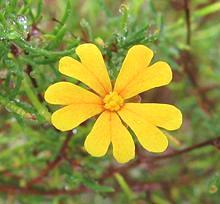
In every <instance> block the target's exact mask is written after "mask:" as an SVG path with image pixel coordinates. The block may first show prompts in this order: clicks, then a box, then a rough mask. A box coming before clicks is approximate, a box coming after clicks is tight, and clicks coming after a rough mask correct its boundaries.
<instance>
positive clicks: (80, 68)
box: [59, 56, 106, 96]
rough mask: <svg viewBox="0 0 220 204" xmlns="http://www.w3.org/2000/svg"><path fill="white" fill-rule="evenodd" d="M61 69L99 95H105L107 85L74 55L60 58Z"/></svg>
mask: <svg viewBox="0 0 220 204" xmlns="http://www.w3.org/2000/svg"><path fill="white" fill-rule="evenodd" d="M59 71H60V72H61V73H62V74H64V75H66V76H69V77H72V78H75V79H77V80H79V81H81V82H83V83H84V84H86V85H87V86H89V87H90V88H91V89H93V90H94V91H95V92H96V93H98V94H99V95H101V96H104V95H105V92H106V90H105V87H103V84H101V83H100V81H99V80H97V77H96V76H95V75H94V74H95V73H93V72H92V71H91V70H90V69H89V68H87V67H85V66H84V65H82V64H81V63H80V62H79V61H77V60H75V59H73V58H72V57H67V56H66V57H62V58H61V59H60V62H59Z"/></svg>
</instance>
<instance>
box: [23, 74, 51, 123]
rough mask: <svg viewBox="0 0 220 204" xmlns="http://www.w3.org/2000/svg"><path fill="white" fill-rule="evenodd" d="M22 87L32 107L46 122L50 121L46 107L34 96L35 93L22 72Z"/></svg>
mask: <svg viewBox="0 0 220 204" xmlns="http://www.w3.org/2000/svg"><path fill="white" fill-rule="evenodd" d="M23 88H24V91H25V93H26V94H27V97H28V98H29V100H30V101H31V103H32V105H33V106H34V108H35V109H36V110H37V111H38V113H39V114H40V115H41V116H43V117H44V118H45V119H46V120H47V121H48V122H50V117H51V115H50V113H49V112H48V110H47V108H46V107H45V106H43V105H42V104H41V102H40V101H39V100H38V98H37V97H36V95H35V93H34V92H33V88H32V86H31V82H30V79H29V78H28V76H27V75H26V74H24V79H23Z"/></svg>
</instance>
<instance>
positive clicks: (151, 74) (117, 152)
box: [45, 44, 182, 163]
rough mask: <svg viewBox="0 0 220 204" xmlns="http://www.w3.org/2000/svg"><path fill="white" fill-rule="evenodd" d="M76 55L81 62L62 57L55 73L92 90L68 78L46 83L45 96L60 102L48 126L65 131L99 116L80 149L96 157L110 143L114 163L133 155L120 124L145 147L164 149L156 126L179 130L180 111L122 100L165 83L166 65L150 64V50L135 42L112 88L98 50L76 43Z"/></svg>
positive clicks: (167, 78)
mask: <svg viewBox="0 0 220 204" xmlns="http://www.w3.org/2000/svg"><path fill="white" fill-rule="evenodd" d="M76 54H77V55H78V56H79V58H80V61H81V62H79V61H77V60H75V59H73V58H71V57H63V58H62V59H61V60H60V62H59V71H60V72H61V73H62V74H64V75H66V76H69V77H73V78H75V79H77V80H79V81H81V82H83V83H84V84H86V85H87V86H88V87H90V88H91V89H92V90H93V91H94V92H91V91H88V90H86V89H84V88H81V87H79V86H77V85H74V84H72V83H69V82H58V83H55V84H53V85H51V86H50V87H49V88H48V89H47V90H46V92H45V100H46V101H47V102H48V103H50V104H57V105H63V106H64V107H63V108H61V109H59V110H57V111H55V112H54V113H53V114H52V118H51V122H52V124H53V125H54V126H55V127H56V128H57V129H59V130H61V131H67V130H71V129H73V128H75V127H77V126H78V125H80V124H81V123H82V122H84V121H85V120H87V119H89V118H91V117H92V116H95V115H97V114H100V115H99V117H98V119H97V121H96V122H95V124H94V127H93V128H92V130H91V132H90V133H89V135H88V136H87V138H86V140H85V144H84V145H85V149H86V150H87V151H88V152H89V153H90V154H91V155H92V156H95V157H101V156H104V155H105V154H106V152H107V150H108V148H109V145H110V143H112V147H113V155H114V157H115V159H116V160H117V161H118V162H119V163H125V162H128V161H129V160H131V159H133V158H134V156H135V145H134V141H133V139H132V136H131V134H130V133H129V131H128V129H127V128H126V127H125V125H124V123H125V124H127V125H128V126H129V127H130V128H131V130H132V131H133V132H134V133H135V135H136V136H137V138H138V140H139V142H140V143H141V145H142V146H143V147H144V148H145V149H146V150H148V151H149V152H154V153H159V152H163V151H165V150H166V148H167V146H168V140H167V137H166V136H165V135H164V134H163V132H162V131H161V130H160V129H159V128H164V129H167V130H176V129H178V128H179V127H180V126H181V123H182V114H181V112H180V111H179V110H178V109H177V108H176V107H174V106H172V105H168V104H156V103H130V102H127V99H129V98H131V97H134V96H136V95H138V94H140V93H141V92H144V91H147V90H149V89H152V88H155V87H159V86H163V85H166V84H168V83H169V82H170V81H171V79H172V72H171V69H170V66H169V65H168V64H167V63H165V62H162V61H159V62H157V63H155V64H153V65H149V64H150V61H151V59H152V57H153V52H152V51H151V50H150V49H149V48H147V47H146V46H144V45H135V46H133V47H132V48H130V50H129V51H128V53H127V56H126V58H125V60H124V62H123V64H122V68H121V70H120V72H119V75H118V77H117V79H116V82H115V85H114V87H112V84H111V81H110V78H109V75H108V72H107V69H106V66H105V63H104V60H103V57H102V54H101V52H100V50H99V49H98V48H97V47H96V46H95V45H93V44H83V45H80V46H78V47H77V48H76ZM122 121H123V122H124V123H123V122H122Z"/></svg>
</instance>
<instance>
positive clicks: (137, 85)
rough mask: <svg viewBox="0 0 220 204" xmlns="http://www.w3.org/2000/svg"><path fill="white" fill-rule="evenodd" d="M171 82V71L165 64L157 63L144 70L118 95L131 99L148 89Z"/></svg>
mask: <svg viewBox="0 0 220 204" xmlns="http://www.w3.org/2000/svg"><path fill="white" fill-rule="evenodd" d="M171 80H172V71H171V68H170V66H169V65H168V64H167V63H165V62H157V63H155V64H153V65H152V66H150V67H148V68H145V69H144V70H143V71H142V72H140V73H139V75H137V76H136V77H135V78H134V79H133V81H132V82H131V83H130V84H128V85H127V86H126V87H125V88H124V90H122V91H121V93H120V95H121V96H122V97H124V98H126V99H127V98H131V97H133V96H136V95H137V94H139V93H141V92H144V91H147V90H149V89H152V88H155V87H160V86H164V85H166V84H169V83H170V81H171Z"/></svg>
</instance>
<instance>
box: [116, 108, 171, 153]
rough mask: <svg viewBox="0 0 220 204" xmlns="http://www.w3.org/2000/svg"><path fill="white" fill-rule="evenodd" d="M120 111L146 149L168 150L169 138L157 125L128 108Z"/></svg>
mask: <svg viewBox="0 0 220 204" xmlns="http://www.w3.org/2000/svg"><path fill="white" fill-rule="evenodd" d="M118 113H119V115H120V117H121V118H122V120H123V121H124V122H125V123H126V124H127V125H128V126H129V127H130V128H131V129H132V130H133V131H134V133H135V134H136V136H137V138H138V140H139V142H140V144H141V145H142V146H143V147H144V148H145V149H146V150H148V151H149V152H154V153H157V152H158V153H159V152H163V151H165V150H166V148H167V146H168V140H167V138H166V136H165V135H164V134H163V133H162V132H161V131H160V130H159V129H158V128H157V127H156V126H154V125H152V124H151V123H149V122H147V121H145V120H144V119H143V118H141V117H139V115H137V114H136V113H135V112H132V111H130V110H128V109H126V108H122V109H121V110H120V111H119V112H118Z"/></svg>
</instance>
